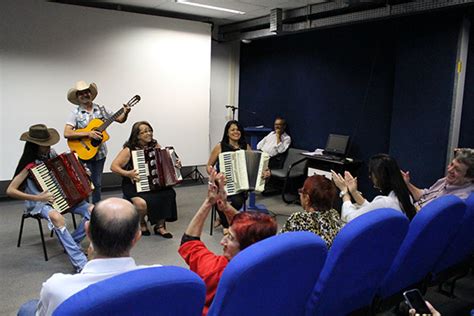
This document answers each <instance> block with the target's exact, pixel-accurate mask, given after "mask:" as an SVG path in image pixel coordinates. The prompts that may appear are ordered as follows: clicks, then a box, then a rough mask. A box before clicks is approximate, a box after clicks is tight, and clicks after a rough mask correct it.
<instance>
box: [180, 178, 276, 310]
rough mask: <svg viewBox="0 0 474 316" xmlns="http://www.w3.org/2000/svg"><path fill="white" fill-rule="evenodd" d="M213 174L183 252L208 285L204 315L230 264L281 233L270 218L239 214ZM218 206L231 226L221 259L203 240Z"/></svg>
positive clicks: (253, 214) (224, 238)
mask: <svg viewBox="0 0 474 316" xmlns="http://www.w3.org/2000/svg"><path fill="white" fill-rule="evenodd" d="M210 171H211V172H210V175H209V180H210V181H209V189H208V195H207V197H206V199H205V200H204V202H203V203H202V205H201V207H200V208H199V210H198V211H197V213H196V214H195V215H194V218H193V219H192V220H191V222H190V223H189V225H188V228H187V229H186V232H185V233H184V235H183V238H182V240H181V246H180V248H179V254H180V255H181V257H183V259H184V260H185V261H186V263H187V264H188V265H189V268H190V269H191V270H192V271H194V272H196V273H197V274H198V275H199V276H200V277H201V278H202V279H203V280H204V283H206V303H205V305H204V310H203V315H206V314H207V311H208V309H209V307H210V306H211V303H212V301H213V299H214V296H215V294H216V290H217V285H218V284H219V280H220V278H221V275H222V272H224V269H225V267H226V266H227V264H228V263H229V261H230V260H232V258H233V257H235V255H237V254H238V253H239V252H240V251H242V250H243V249H245V248H247V247H248V246H250V245H251V244H253V243H255V242H258V241H260V240H262V239H265V238H268V237H270V236H273V235H275V233H276V230H277V224H276V222H275V220H274V219H273V218H272V217H270V216H269V215H267V214H262V213H255V212H241V213H238V212H237V211H236V210H235V209H234V208H233V207H232V206H231V205H230V204H229V203H228V202H227V199H226V196H225V191H224V181H225V177H224V175H223V174H221V173H220V174H217V172H216V170H215V169H211V170H210ZM215 183H217V184H218V185H219V187H217V186H216V184H215ZM214 204H217V207H218V209H219V210H221V211H222V212H224V213H225V215H226V216H227V219H228V220H229V222H230V227H229V230H228V232H227V234H225V235H224V237H223V238H222V240H221V245H222V247H223V254H222V255H221V256H218V255H216V254H214V253H213V252H211V251H210V250H209V249H207V247H206V245H204V243H203V242H202V241H201V240H200V236H201V233H202V229H203V226H204V222H205V221H206V218H207V216H208V215H209V212H210V210H211V208H212V206H213V205H214ZM250 228H251V229H250Z"/></svg>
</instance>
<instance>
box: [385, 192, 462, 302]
mask: <svg viewBox="0 0 474 316" xmlns="http://www.w3.org/2000/svg"><path fill="white" fill-rule="evenodd" d="M465 208H466V205H465V203H464V202H463V201H462V200H461V199H460V198H458V197H456V196H453V195H447V196H443V197H440V198H438V199H436V200H434V201H432V202H431V203H429V204H428V205H426V206H425V207H423V208H422V209H421V210H420V211H419V212H418V213H417V214H416V216H415V217H414V218H413V220H412V221H411V223H410V227H409V229H408V233H407V235H406V237H405V239H404V240H403V243H402V245H401V246H400V250H399V251H398V254H397V256H396V257H395V259H394V261H393V263H392V266H391V267H390V270H389V272H388V273H387V275H386V277H385V279H384V281H383V282H382V284H381V286H380V289H379V291H378V295H379V297H380V298H381V299H382V301H383V300H385V299H388V298H390V300H392V299H393V298H398V299H401V296H400V294H401V292H402V291H404V290H406V289H409V288H413V287H419V288H421V289H422V290H424V287H425V286H424V285H423V284H426V280H427V277H428V276H429V273H430V272H431V271H432V270H433V268H434V265H435V264H436V262H437V261H438V260H439V258H440V257H441V255H442V253H443V251H444V250H445V249H446V247H447V245H448V244H449V243H450V242H451V240H452V239H453V237H454V236H455V233H456V231H457V230H458V228H459V224H460V222H461V219H462V218H463V216H464V212H465Z"/></svg>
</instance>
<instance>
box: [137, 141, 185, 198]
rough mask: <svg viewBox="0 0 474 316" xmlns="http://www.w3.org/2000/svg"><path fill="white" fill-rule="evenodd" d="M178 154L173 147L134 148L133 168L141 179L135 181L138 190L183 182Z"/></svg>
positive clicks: (144, 190)
mask: <svg viewBox="0 0 474 316" xmlns="http://www.w3.org/2000/svg"><path fill="white" fill-rule="evenodd" d="M177 159H178V156H177V155H176V152H175V151H174V149H173V147H166V148H150V149H138V150H132V162H133V168H134V169H136V170H138V174H139V176H140V180H139V181H137V182H135V185H136V188H137V192H147V191H154V190H159V189H160V188H163V187H169V186H173V185H176V184H178V183H181V181H182V180H183V177H182V176H181V172H180V170H179V168H177V167H176V161H177Z"/></svg>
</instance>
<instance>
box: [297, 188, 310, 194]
mask: <svg viewBox="0 0 474 316" xmlns="http://www.w3.org/2000/svg"><path fill="white" fill-rule="evenodd" d="M298 193H299V194H308V193H306V192H305V191H304V189H303V188H299V189H298Z"/></svg>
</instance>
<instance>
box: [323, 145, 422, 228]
mask: <svg viewBox="0 0 474 316" xmlns="http://www.w3.org/2000/svg"><path fill="white" fill-rule="evenodd" d="M369 177H370V179H371V180H372V182H373V184H374V188H376V189H378V190H379V191H380V192H381V193H382V195H377V196H376V197H375V198H374V199H373V200H372V202H368V201H367V200H366V199H365V198H364V197H362V195H361V194H360V192H359V191H357V178H354V177H352V175H351V174H350V173H349V172H347V171H346V172H345V173H344V177H342V176H341V175H340V174H337V173H335V172H334V171H332V179H333V181H334V184H335V185H336V186H337V187H338V188H339V190H341V194H340V196H341V197H342V200H343V202H344V203H343V204H342V211H341V219H342V220H343V221H344V222H346V223H347V222H350V221H351V220H353V219H354V218H356V217H358V216H360V215H362V214H365V213H367V212H370V211H373V210H376V209H379V208H386V207H390V208H393V209H395V210H399V211H401V212H403V213H405V215H406V216H407V217H408V218H409V219H410V220H411V219H412V218H413V217H414V216H415V214H416V210H415V207H414V206H413V204H412V202H411V198H410V193H409V191H408V188H407V186H406V184H405V182H404V181H403V178H402V175H401V173H400V168H399V167H398V164H397V162H396V161H395V159H393V158H392V157H390V156H389V155H386V154H377V155H375V156H372V157H371V158H370V161H369ZM351 197H352V199H354V201H355V203H352V200H351Z"/></svg>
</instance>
